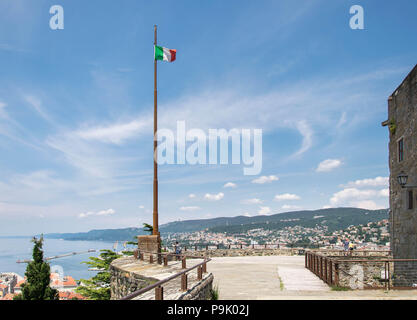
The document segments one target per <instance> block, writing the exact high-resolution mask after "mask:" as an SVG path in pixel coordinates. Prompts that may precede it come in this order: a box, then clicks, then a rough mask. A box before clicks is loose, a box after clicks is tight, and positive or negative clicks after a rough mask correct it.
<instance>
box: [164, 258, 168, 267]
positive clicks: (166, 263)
mask: <svg viewBox="0 0 417 320" xmlns="http://www.w3.org/2000/svg"><path fill="white" fill-rule="evenodd" d="M167 265H168V256H165V257H164V266H167Z"/></svg>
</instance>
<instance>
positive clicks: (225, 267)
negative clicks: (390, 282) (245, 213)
mask: <svg viewBox="0 0 417 320" xmlns="http://www.w3.org/2000/svg"><path fill="white" fill-rule="evenodd" d="M304 263H305V258H304V256H246V257H221V258H212V261H211V262H209V263H208V264H207V269H208V271H209V272H211V273H213V275H214V285H215V286H216V285H217V286H218V288H219V296H220V300H232V299H242V300H299V299H303V300H316V299H320V300H340V299H342V300H364V299H372V300H375V299H377V300H384V299H390V300H391V299H404V300H410V299H413V300H417V290H399V291H395V290H391V291H388V292H385V291H383V290H360V291H359V290H356V291H333V290H331V288H329V287H328V286H327V284H325V283H324V282H323V281H321V280H320V279H319V278H318V277H317V276H316V275H314V274H313V273H312V272H310V271H309V270H308V269H306V268H305V267H304Z"/></svg>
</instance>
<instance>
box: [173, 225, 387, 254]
mask: <svg viewBox="0 0 417 320" xmlns="http://www.w3.org/2000/svg"><path fill="white" fill-rule="evenodd" d="M169 239H170V240H172V239H175V240H176V241H178V242H180V244H181V245H182V246H185V247H186V246H188V247H189V248H192V247H194V246H209V248H210V246H211V247H213V246H214V247H217V246H219V247H229V246H230V247H237V248H239V247H240V246H257V247H259V246H264V245H265V244H266V245H269V246H271V245H275V246H279V247H281V248H285V247H299V248H322V249H332V248H333V249H341V248H343V241H345V240H348V241H349V242H351V243H353V244H354V245H355V247H356V248H357V249H368V250H389V241H390V233H389V220H388V219H383V220H381V221H378V222H369V223H368V224H366V225H357V226H349V227H348V228H346V229H344V230H336V231H332V232H330V231H329V230H328V227H327V226H324V225H320V224H317V225H316V226H314V227H309V228H308V227H302V226H293V227H285V228H283V229H280V230H268V229H263V228H255V229H251V230H248V231H246V232H244V233H233V234H232V233H213V232H208V231H207V230H204V231H198V232H183V233H173V234H170V235H169Z"/></svg>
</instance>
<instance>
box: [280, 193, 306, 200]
mask: <svg viewBox="0 0 417 320" xmlns="http://www.w3.org/2000/svg"><path fill="white" fill-rule="evenodd" d="M300 199H301V198H300V197H299V196H297V195H296V194H292V193H284V194H277V195H276V196H275V197H274V200H276V201H282V200H300Z"/></svg>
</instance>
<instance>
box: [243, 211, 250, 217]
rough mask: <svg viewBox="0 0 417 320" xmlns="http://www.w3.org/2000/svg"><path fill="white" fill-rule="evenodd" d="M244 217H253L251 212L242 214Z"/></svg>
mask: <svg viewBox="0 0 417 320" xmlns="http://www.w3.org/2000/svg"><path fill="white" fill-rule="evenodd" d="M242 215H243V216H245V217H251V215H250V213H249V212H245V213H244V214H242Z"/></svg>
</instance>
